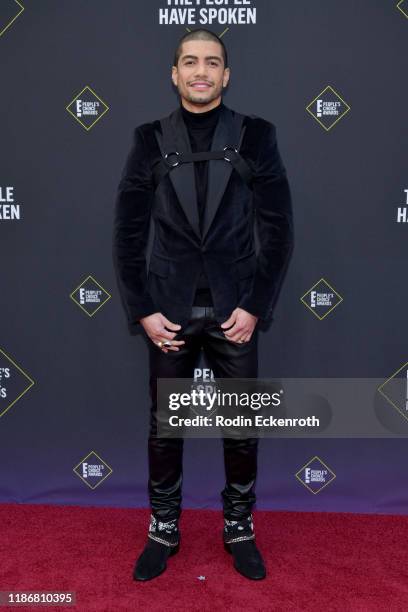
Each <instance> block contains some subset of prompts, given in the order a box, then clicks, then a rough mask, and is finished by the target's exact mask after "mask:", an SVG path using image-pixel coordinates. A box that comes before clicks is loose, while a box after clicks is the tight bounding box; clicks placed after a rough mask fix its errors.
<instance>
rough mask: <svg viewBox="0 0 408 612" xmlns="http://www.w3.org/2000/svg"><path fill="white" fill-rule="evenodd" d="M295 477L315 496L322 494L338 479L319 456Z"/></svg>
mask: <svg viewBox="0 0 408 612" xmlns="http://www.w3.org/2000/svg"><path fill="white" fill-rule="evenodd" d="M295 476H296V478H297V479H298V480H299V482H301V483H302V484H303V485H304V486H305V487H306V489H308V490H309V491H310V492H311V493H314V494H316V493H320V491H321V490H322V489H324V487H327V485H328V484H330V483H331V482H332V481H333V480H334V479H335V478H336V474H335V473H334V472H333V471H332V470H331V469H330V468H329V467H328V466H327V465H326V464H325V463H324V462H323V461H322V460H321V459H319V457H317V456H315V457H313V459H310V461H308V462H307V463H306V465H304V466H303V467H302V468H301V469H300V470H299V471H298V472H297V473H296V474H295Z"/></svg>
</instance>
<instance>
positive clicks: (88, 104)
mask: <svg viewBox="0 0 408 612" xmlns="http://www.w3.org/2000/svg"><path fill="white" fill-rule="evenodd" d="M66 108H67V111H68V112H69V113H70V114H71V115H72V116H73V117H74V119H76V120H77V121H78V123H80V124H81V125H82V127H83V128H85V129H86V130H90V129H91V128H92V127H93V126H94V125H95V123H96V122H97V121H99V119H101V118H102V117H103V116H104V114H105V113H107V112H108V110H109V106H108V105H107V104H105V102H104V101H103V100H102V99H101V98H100V97H99V96H98V95H97V94H96V93H95V92H94V91H93V89H91V88H90V87H88V85H87V86H86V87H84V88H83V90H82V91H80V92H79V94H77V95H76V96H75V98H74V99H73V100H72V101H71V102H70V103H69V104H68V106H67V107H66Z"/></svg>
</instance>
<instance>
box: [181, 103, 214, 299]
mask: <svg viewBox="0 0 408 612" xmlns="http://www.w3.org/2000/svg"><path fill="white" fill-rule="evenodd" d="M223 106H224V104H223V102H221V103H220V104H219V105H218V106H216V107H215V108H212V109H211V110H209V111H205V112H203V113H193V112H191V111H189V110H187V109H186V108H184V106H183V105H182V104H181V103H180V108H181V113H182V117H183V120H184V123H185V124H186V127H187V130H188V134H189V137H190V143H191V150H192V152H193V153H195V152H197V151H209V150H210V149H211V143H212V139H213V135H214V130H215V126H216V125H217V121H218V118H219V115H220V111H221V108H222V107H223ZM193 163H194V171H195V180H196V189H197V205H198V214H199V219H200V230H201V232H202V229H203V220H204V210H205V202H206V197H207V184H208V161H200V162H193ZM193 304H194V305H195V306H212V305H213V301H212V297H211V291H210V288H209V283H208V279H207V276H206V274H205V272H204V270H202V271H201V275H200V278H199V281H198V285H197V291H196V295H195V298H194V302H193Z"/></svg>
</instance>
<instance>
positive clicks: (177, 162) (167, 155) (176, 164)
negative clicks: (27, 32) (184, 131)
mask: <svg viewBox="0 0 408 612" xmlns="http://www.w3.org/2000/svg"><path fill="white" fill-rule="evenodd" d="M169 155H177V156H179V155H180V153H179V152H178V151H170V153H166V155H165V156H164V159H166V160H167V158H168V157H169ZM168 163H169V164H170V166H173V167H175V166H178V165H179V163H180V162H179V161H178V160H177V161H176V162H175V163H174V164H172V163H171V162H168Z"/></svg>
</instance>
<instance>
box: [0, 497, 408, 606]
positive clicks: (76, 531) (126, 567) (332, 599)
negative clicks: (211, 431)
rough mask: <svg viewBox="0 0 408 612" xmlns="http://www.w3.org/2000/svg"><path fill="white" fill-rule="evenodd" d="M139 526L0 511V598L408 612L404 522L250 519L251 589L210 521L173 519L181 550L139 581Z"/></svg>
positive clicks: (213, 515) (89, 512)
mask: <svg viewBox="0 0 408 612" xmlns="http://www.w3.org/2000/svg"><path fill="white" fill-rule="evenodd" d="M148 518H149V511H148V510H133V509H114V508H113V509H112V508H89V507H88V508H82V507H77V506H45V505H23V504H21V505H18V504H0V525H1V549H2V555H1V569H0V575H1V579H0V590H1V591H5V590H12V591H16V590H30V591H33V590H42V591H45V590H49V591H55V590H59V591H64V590H65V591H76V595H77V605H76V606H72V607H71V609H73V610H79V611H81V612H82V611H83V612H91V611H92V610H101V611H104V612H122V611H129V612H130V611H134V610H139V609H141V610H146V611H147V612H150V611H151V610H152V611H156V610H157V611H158V610H160V611H161V612H163V611H165V610H170V609H174V610H197V611H199V610H200V611H202V610H234V611H237V610H245V611H246V612H248V611H252V610H271V611H275V610H276V611H286V610H287V611H289V610H290V611H297V610H303V611H309V610H310V611H313V612H318V611H320V610H321V611H323V610H324V611H325V612H326V611H331V610H338V611H340V610H341V611H342V612H343V611H349V610H351V611H353V612H354V611H356V612H357V611H358V612H360V611H361V612H371V611H378V612H380V611H381V612H383V611H384V610H387V611H394V610H395V611H398V610H401V611H402V610H407V609H408V569H407V560H408V557H407V542H408V517H404V516H378V515H361V514H360V515H356V514H333V513H300V512H263V511H256V512H255V513H254V523H255V529H256V534H257V542H258V546H259V548H260V550H261V552H262V553H263V556H264V559H265V562H266V565H267V571H268V576H267V577H266V579H264V580H261V581H259V582H256V581H249V580H247V579H246V578H244V577H243V576H240V574H238V573H237V572H236V571H235V570H234V569H233V567H232V561H231V556H230V555H229V554H228V553H227V552H225V551H224V549H223V547H222V543H221V530H222V515H221V512H214V511H209V510H205V511H197V510H184V511H183V514H182V518H181V522H180V527H181V530H182V545H181V547H180V552H179V553H178V554H177V555H175V556H174V557H171V558H170V559H169V561H168V569H167V570H166V572H165V573H164V574H162V575H161V576H159V577H158V578H156V579H155V580H153V581H151V582H146V583H138V582H134V581H133V580H132V569H133V565H134V561H135V559H136V557H137V556H138V554H139V552H140V551H141V549H142V547H143V545H144V543H145V540H146V530H147V524H148ZM207 521H208V522H209V523H210V525H211V527H212V528H213V530H214V533H213V534H212V535H211V537H209V536H208V535H206V533H205V529H204V523H205V522H207ZM198 576H205V580H199V579H198ZM1 609H2V610H3V609H4V610H5V609H6V608H1ZM8 609H14V607H13V608H8ZM18 609H19V610H31V611H32V610H34V609H44V610H45V609H47V610H49V611H50V612H51V611H54V610H62V609H66V610H67V609H69V608H67V607H65V608H64V607H55V606H49V607H47V608H45V607H40V608H34V607H27V606H24V607H19V608H18Z"/></svg>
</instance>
